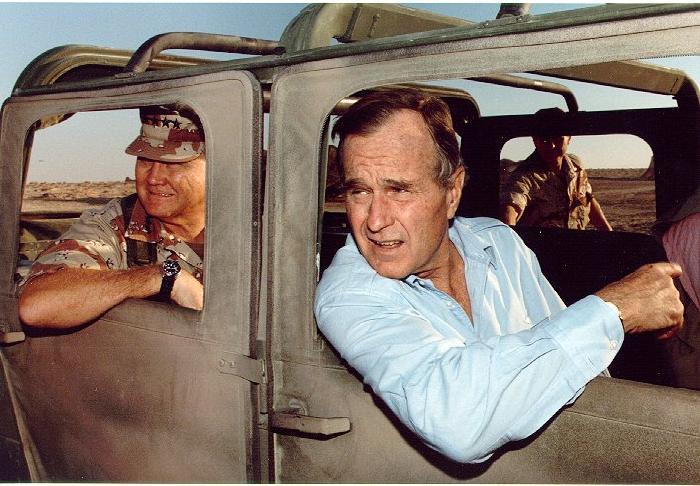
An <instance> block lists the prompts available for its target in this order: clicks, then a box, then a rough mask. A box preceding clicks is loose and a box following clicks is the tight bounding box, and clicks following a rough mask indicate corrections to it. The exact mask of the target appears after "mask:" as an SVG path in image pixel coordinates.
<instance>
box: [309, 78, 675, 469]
mask: <svg viewBox="0 0 700 486" xmlns="http://www.w3.org/2000/svg"><path fill="white" fill-rule="evenodd" d="M333 132H334V134H335V135H338V136H339V138H340V141H339V145H338V156H339V159H340V168H341V179H342V182H343V187H344V188H345V206H346V210H347V215H348V220H349V222H350V227H351V234H350V235H348V238H347V240H346V244H345V246H344V247H342V248H341V249H340V250H339V251H338V252H337V253H336V255H335V258H334V259H333V262H332V263H331V265H330V266H329V267H328V268H327V269H326V271H325V272H324V273H323V277H322V278H321V281H320V283H319V285H318V288H317V289H316V297H315V303H314V312H315V315H316V320H317V322H318V326H319V328H320V330H321V331H322V332H323V333H324V334H325V336H326V337H327V338H328V340H329V341H330V343H331V344H332V345H333V346H334V347H335V349H337V350H338V351H339V353H340V355H341V356H342V357H343V358H344V359H345V360H346V361H347V362H348V363H349V365H350V366H352V367H354V368H355V369H356V370H357V371H358V372H359V373H360V374H361V375H362V376H363V378H364V381H365V383H367V384H368V385H370V386H371V387H372V389H373V390H374V392H375V393H376V394H377V395H379V396H380V397H381V398H382V399H383V400H384V402H385V403H386V404H387V405H388V407H389V408H390V409H391V410H392V411H393V412H394V413H395V414H396V415H397V416H398V417H399V419H400V420H401V422H402V423H403V424H404V425H405V426H406V427H408V428H409V429H410V430H411V431H413V432H414V433H415V434H417V435H418V437H420V438H421V439H422V440H423V441H424V442H425V443H426V444H427V445H428V446H430V447H432V448H434V449H436V450H438V451H440V452H441V453H443V454H445V455H447V456H448V457H450V458H451V459H453V460H456V461H460V462H481V461H484V460H486V459H488V458H489V457H490V456H491V454H493V452H494V451H495V450H496V449H498V448H499V447H500V446H502V445H504V444H505V443H507V442H509V441H513V440H519V439H522V438H525V437H528V436H529V435H530V434H533V433H534V432H535V431H537V430H538V429H539V428H540V427H542V426H543V425H544V424H545V423H546V422H547V421H548V420H549V419H550V418H551V417H552V416H553V415H554V414H555V413H557V411H558V410H559V409H560V408H561V407H562V406H564V405H566V404H568V403H571V402H573V401H574V400H575V399H576V397H578V396H579V395H580V394H581V392H582V391H583V388H584V386H585V385H586V384H587V383H588V382H589V381H590V380H591V379H593V378H595V377H596V376H598V375H599V374H600V373H602V372H603V371H604V370H605V369H606V367H607V366H608V365H609V364H610V362H611V361H612V359H613V358H614V357H615V355H616V354H617V352H618V350H619V349H620V346H621V345H622V341H623V339H624V333H625V332H641V331H646V330H656V329H662V328H668V327H672V326H677V325H680V324H681V318H682V314H683V307H682V305H681V303H680V301H679V299H678V292H677V291H676V289H675V287H674V286H673V278H674V277H677V276H678V275H679V273H680V268H679V267H678V266H677V265H673V264H670V263H659V264H654V265H646V266H644V267H642V268H640V269H639V270H637V271H636V272H634V273H632V274H631V275H629V276H627V277H625V278H624V279H623V280H621V281H619V282H615V283H612V284H610V285H608V286H607V287H605V288H603V289H602V290H600V291H599V292H597V293H596V294H595V295H589V296H587V297H585V298H584V299H582V300H580V301H579V302H576V303H575V304H573V305H572V306H571V307H569V308H565V306H564V303H563V302H562V301H561V299H560V298H559V296H558V295H557V293H556V292H555V291H554V289H553V288H552V286H551V285H550V284H549V282H548V281H547V279H546V278H545V277H544V275H543V274H542V272H541V271H540V267H539V264H538V262H537V258H536V257H535V255H534V254H533V253H532V251H530V249H529V248H527V247H526V246H525V245H524V244H523V242H522V240H521V239H520V238H519V237H518V235H517V234H516V233H515V232H514V231H513V230H512V229H511V228H510V227H508V226H507V225H505V224H503V223H502V222H500V221H498V220H496V219H492V218H461V217H457V218H455V213H456V211H457V208H458V206H459V200H460V197H461V195H462V187H463V184H464V179H465V171H464V167H463V166H462V162H461V160H460V156H459V147H458V143H457V138H456V135H455V132H454V130H453V129H452V122H451V118H450V112H449V109H448V107H447V105H446V104H445V103H444V102H443V101H442V100H440V99H439V98H435V97H432V96H428V95H426V94H424V93H422V92H420V91H417V90H414V89H401V90H394V91H387V92H381V93H376V94H372V95H369V96H367V97H365V98H363V99H361V100H360V101H358V102H357V103H356V104H355V105H353V106H352V107H351V108H350V109H349V110H348V112H347V113H346V114H345V115H343V116H342V117H341V118H340V119H339V120H338V121H337V123H336V125H335V127H334V128H333ZM453 218H454V220H453V221H452V222H450V221H451V220H452V219H453Z"/></svg>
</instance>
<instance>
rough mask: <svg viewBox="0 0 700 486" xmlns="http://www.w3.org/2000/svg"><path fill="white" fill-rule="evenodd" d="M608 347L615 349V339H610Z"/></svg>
mask: <svg viewBox="0 0 700 486" xmlns="http://www.w3.org/2000/svg"><path fill="white" fill-rule="evenodd" d="M608 347H609V348H610V349H617V341H615V340H614V339H613V340H612V341H610V344H608Z"/></svg>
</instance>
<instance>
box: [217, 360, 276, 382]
mask: <svg viewBox="0 0 700 486" xmlns="http://www.w3.org/2000/svg"><path fill="white" fill-rule="evenodd" d="M218 369H219V372H220V373H224V374H226V375H234V376H238V377H239V378H243V379H244V380H248V381H250V382H252V383H267V376H266V374H265V361H264V360H262V359H255V358H250V357H248V356H244V355H242V354H236V353H228V352H224V353H222V356H221V357H220V358H219V365H218Z"/></svg>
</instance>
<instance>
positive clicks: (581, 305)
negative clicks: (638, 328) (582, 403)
mask: <svg viewBox="0 0 700 486" xmlns="http://www.w3.org/2000/svg"><path fill="white" fill-rule="evenodd" d="M547 331H548V332H549V334H550V335H551V336H552V337H553V338H554V339H555V340H556V341H557V342H558V343H559V345H560V346H561V347H562V348H563V349H564V351H566V352H567V353H568V354H569V356H570V357H571V360H572V361H573V363H574V364H575V365H576V366H577V367H578V369H579V371H580V372H581V377H582V379H583V382H582V383H581V386H583V385H585V384H586V383H587V382H588V381H589V380H591V379H593V378H594V377H596V376H597V375H599V374H600V373H601V372H602V371H603V370H605V368H607V367H608V365H610V363H611V362H612V360H613V358H614V357H615V355H617V353H618V351H619V350H620V348H621V347H622V341H623V340H624V337H625V333H624V330H623V329H622V323H621V322H620V319H619V318H618V315H617V313H616V312H615V311H614V310H613V309H612V307H610V306H608V305H607V304H606V303H605V301H603V300H602V299H601V298H600V297H597V296H595V295H589V296H588V297H585V298H583V299H581V300H579V301H578V302H576V303H575V304H573V305H571V306H570V307H568V308H566V309H564V310H562V311H561V312H559V313H557V315H556V316H555V317H553V318H552V321H551V323H550V325H549V326H547Z"/></svg>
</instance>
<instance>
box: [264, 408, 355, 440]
mask: <svg viewBox="0 0 700 486" xmlns="http://www.w3.org/2000/svg"><path fill="white" fill-rule="evenodd" d="M270 425H271V426H272V428H273V429H284V430H294V431H296V432H302V433H304V434H314V435H323V436H330V435H339V434H345V433H346V432H350V419H349V418H348V417H312V416H310V415H303V414H301V413H298V412H296V411H294V410H290V411H285V412H273V413H272V414H271V416H270ZM282 433H283V432H282Z"/></svg>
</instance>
